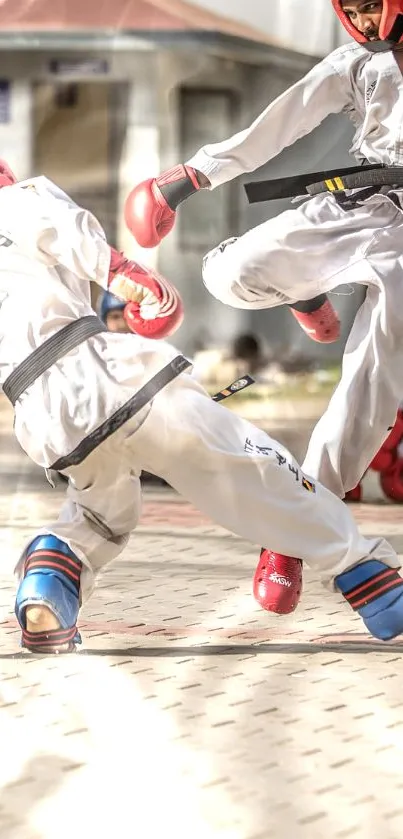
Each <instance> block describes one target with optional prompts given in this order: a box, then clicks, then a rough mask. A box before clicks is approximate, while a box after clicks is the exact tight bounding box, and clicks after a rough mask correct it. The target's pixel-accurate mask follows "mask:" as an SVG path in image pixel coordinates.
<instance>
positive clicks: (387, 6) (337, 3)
mask: <svg viewBox="0 0 403 839" xmlns="http://www.w3.org/2000/svg"><path fill="white" fill-rule="evenodd" d="M332 3H333V6H334V8H335V10H336V14H337V15H338V16H339V18H340V20H341V22H342V24H343V26H344V27H345V29H347V32H348V33H349V35H351V36H352V38H354V39H355V40H356V41H358V43H359V44H363V46H365V47H368V49H369V50H373V51H374V52H381V51H384V50H390V49H393V47H395V46H396V44H400V43H403V0H383V10H382V18H381V23H380V26H379V37H380V39H381V40H380V41H370V40H369V39H368V38H367V37H366V35H363V33H362V32H359V31H358V29H356V27H355V26H354V24H353V23H352V22H351V20H350V18H349V17H348V15H346V13H345V11H343V8H342V0H332Z"/></svg>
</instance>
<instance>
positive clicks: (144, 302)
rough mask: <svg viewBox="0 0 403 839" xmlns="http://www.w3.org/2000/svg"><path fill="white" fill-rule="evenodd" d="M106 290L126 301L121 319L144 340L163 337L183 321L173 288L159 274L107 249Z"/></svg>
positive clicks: (180, 307)
mask: <svg viewBox="0 0 403 839" xmlns="http://www.w3.org/2000/svg"><path fill="white" fill-rule="evenodd" d="M108 290H109V291H111V292H112V294H115V295H116V297H120V299H121V300H126V301H127V303H126V306H125V309H124V312H123V316H124V319H125V321H126V323H127V325H128V327H129V329H130V330H131V331H132V332H135V333H136V334H137V335H142V336H143V337H144V338H155V339H158V338H167V337H168V336H169V335H172V334H173V333H174V332H176V330H177V329H179V327H180V325H181V323H182V321H183V305H182V300H181V298H180V296H179V293H178V291H177V290H176V288H175V287H174V286H173V285H172V284H171V283H169V282H168V280H166V279H165V278H164V277H162V276H161V274H158V273H157V272H156V271H153V270H152V269H150V268H144V267H143V266H142V265H139V264H138V263H137V262H133V261H132V260H130V259H127V257H125V255H124V254H122V253H118V251H116V250H115V249H114V248H111V263H110V267H109V278H108Z"/></svg>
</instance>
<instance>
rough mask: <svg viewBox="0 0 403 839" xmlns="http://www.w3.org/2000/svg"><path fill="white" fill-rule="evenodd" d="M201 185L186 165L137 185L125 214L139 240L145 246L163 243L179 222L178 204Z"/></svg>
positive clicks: (129, 227)
mask: <svg viewBox="0 0 403 839" xmlns="http://www.w3.org/2000/svg"><path fill="white" fill-rule="evenodd" d="M199 189H200V184H199V181H198V179H197V175H196V172H195V170H194V169H192V168H191V166H182V165H179V166H175V167H174V168H173V169H169V170H168V171H167V172H164V173H163V174H162V175H159V176H158V178H148V180H146V181H143V182H142V183H141V184H138V185H137V186H135V187H134V189H132V191H131V192H130V194H129V195H128V197H127V199H126V202H125V208H124V217H125V222H126V225H127V227H128V229H129V230H130V233H131V234H132V235H133V236H134V238H135V240H136V242H138V244H139V245H140V246H141V247H142V248H154V247H155V246H156V245H159V243H160V242H161V239H163V238H164V236H166V235H167V234H168V233H170V231H171V230H172V228H173V226H174V224H175V218H176V212H175V211H176V208H177V206H178V205H179V204H180V203H181V201H185V199H186V198H189V196H190V195H193V193H195V192H198V190H199Z"/></svg>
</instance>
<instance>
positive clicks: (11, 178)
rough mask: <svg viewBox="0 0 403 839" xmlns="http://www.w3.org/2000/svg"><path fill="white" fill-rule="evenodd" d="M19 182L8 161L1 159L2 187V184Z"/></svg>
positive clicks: (0, 177) (0, 178)
mask: <svg viewBox="0 0 403 839" xmlns="http://www.w3.org/2000/svg"><path fill="white" fill-rule="evenodd" d="M16 183H17V178H16V177H15V175H14V172H12V171H11V169H10V167H9V165H8V163H6V161H5V160H1V159H0V189H1V187H2V186H11V185H12V184H16Z"/></svg>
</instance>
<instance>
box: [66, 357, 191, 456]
mask: <svg viewBox="0 0 403 839" xmlns="http://www.w3.org/2000/svg"><path fill="white" fill-rule="evenodd" d="M191 366H192V365H191V362H190V361H188V359H187V358H184V357H183V355H177V356H176V358H174V359H172V361H170V362H169V364H166V366H165V367H163V369H162V370H159V372H158V373H156V374H155V376H153V377H152V379H150V380H149V381H148V382H146V384H145V385H144V386H143V387H142V388H141V389H140V390H139V391H138V392H137V393H135V394H134V396H132V397H131V399H129V400H128V402H125V404H124V405H122V407H121V408H118V410H117V411H115V413H114V414H112V416H111V417H108V419H106V420H105V422H103V423H102V425H99V426H98V428H96V429H95V430H94V431H92V432H91V433H90V434H88V436H87V437H85V438H84V440H81V442H80V443H79V444H78V446H77V447H76V448H75V449H74V451H72V452H70V454H67V455H64V456H63V457H60V458H59V460H56V462H55V463H52V466H51V467H50V468H51V469H55V471H56V472H62V471H63V470H64V469H69V468H70V466H78V465H79V464H80V463H82V461H83V460H85V458H86V457H88V455H89V454H91V452H92V451H94V449H96V448H97V446H99V445H100V443H103V442H104V440H106V439H107V438H108V437H110V435H111V434H113V433H114V432H115V431H117V430H118V429H119V428H121V426H122V425H124V423H125V422H127V420H129V419H131V418H132V417H133V416H134V415H135V414H137V413H138V412H139V411H140V410H141V408H144V406H145V405H147V404H148V403H149V402H151V401H152V399H154V396H156V395H157V393H159V392H160V390H162V389H163V388H164V387H166V385H167V384H169V382H171V381H172V380H173V379H176V377H177V376H179V375H180V374H181V373H183V371H184V370H187V369H188V367H191Z"/></svg>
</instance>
